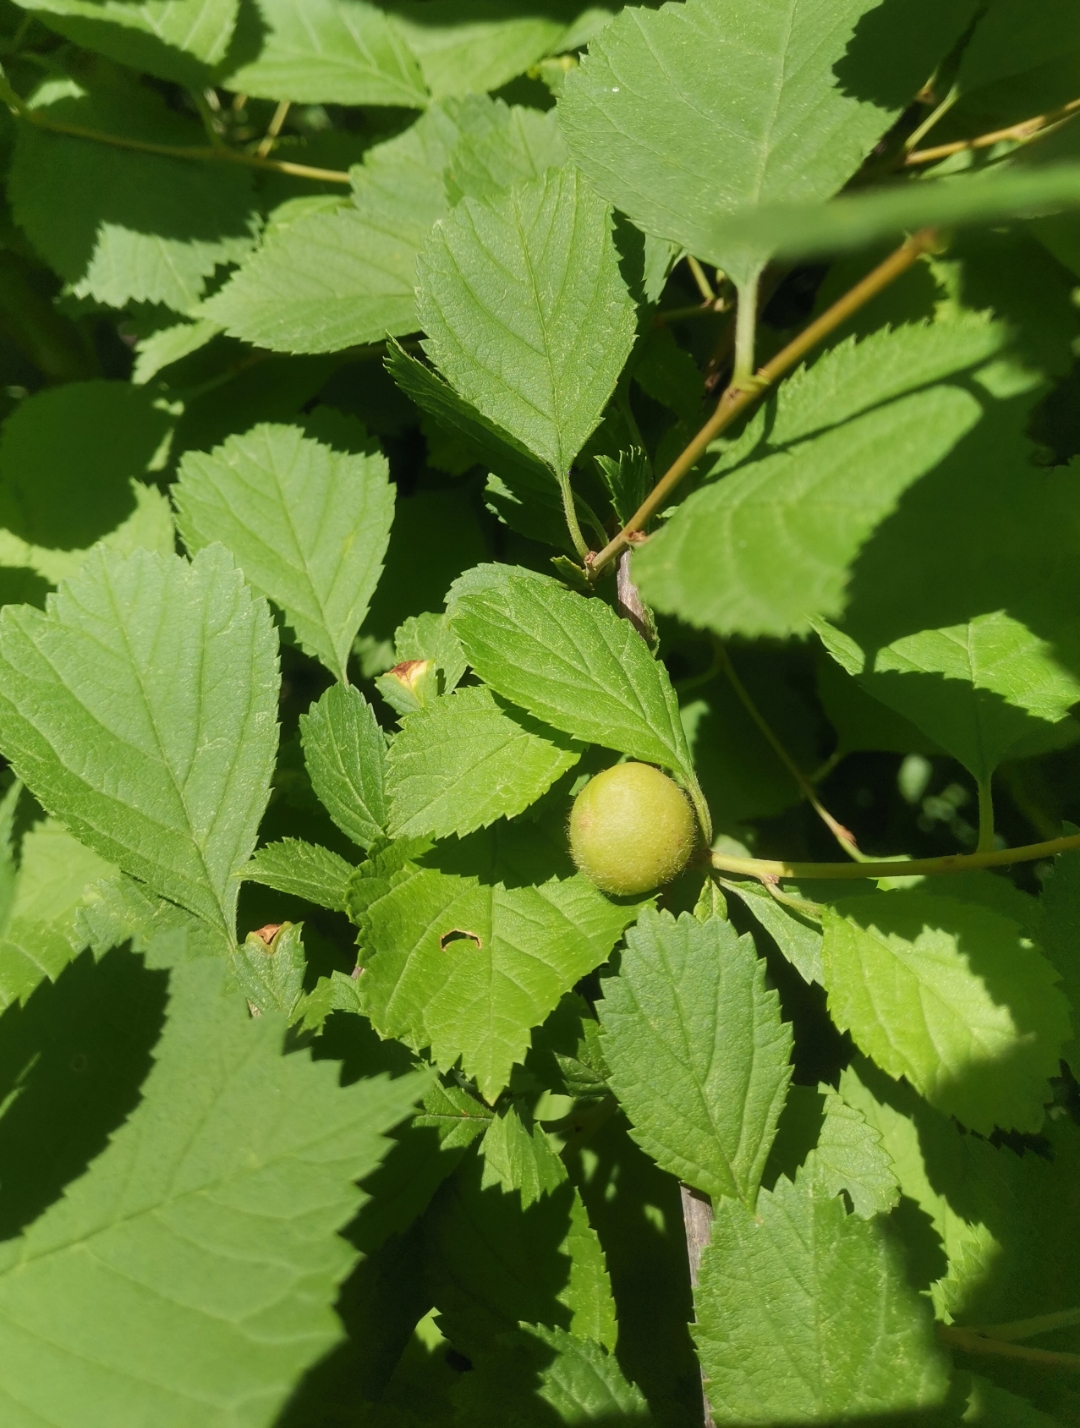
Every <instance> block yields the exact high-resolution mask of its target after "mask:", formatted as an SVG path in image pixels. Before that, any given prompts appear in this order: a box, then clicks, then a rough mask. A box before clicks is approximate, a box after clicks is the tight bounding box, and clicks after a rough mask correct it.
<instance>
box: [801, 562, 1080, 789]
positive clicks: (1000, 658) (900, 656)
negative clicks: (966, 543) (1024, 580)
mask: <svg viewBox="0 0 1080 1428" xmlns="http://www.w3.org/2000/svg"><path fill="white" fill-rule="evenodd" d="M1033 574H1034V572H1033ZM1033 583H1034V582H1033ZM815 628H816V629H817V631H818V633H819V634H820V635H821V638H822V642H823V643H824V645H825V648H826V649H827V650H828V651H829V653H830V654H831V655H832V656H833V658H834V659H835V660H836V661H837V662H838V663H839V664H841V665H842V666H843V667H844V669H846V670H847V672H848V674H852V675H855V676H856V677H858V678H859V680H860V683H861V684H862V685H863V686H864V687H865V688H866V689H867V690H868V691H869V692H870V693H872V694H874V695H876V696H877V697H879V698H881V699H883V700H884V701H885V702H886V703H887V704H890V705H892V706H893V708H895V709H897V710H898V711H899V712H900V713H901V714H905V715H906V716H907V717H908V718H909V719H911V721H912V722H913V723H915V724H916V725H918V727H919V728H920V729H922V730H924V731H925V732H926V733H927V734H929V735H930V737H931V738H932V739H933V740H934V741H935V743H937V744H940V745H941V747H942V748H943V749H945V750H946V751H947V752H948V753H950V754H952V755H953V756H954V757H955V758H957V759H959V761H960V762H961V763H962V764H964V765H965V766H966V767H967V768H968V769H969V770H970V772H971V773H972V774H973V775H974V776H975V778H976V779H978V780H980V781H982V782H985V781H986V780H988V779H989V778H990V775H991V774H992V773H993V772H994V770H995V769H996V768H997V766H998V764H999V763H1001V761H1002V759H1004V758H1006V757H1008V756H1009V755H1010V754H1012V753H1020V752H1030V753H1039V752H1042V750H1043V749H1044V748H1052V747H1053V746H1054V743H1055V742H1057V741H1058V740H1060V742H1062V743H1067V742H1069V741H1070V739H1071V733H1072V721H1071V719H1070V718H1069V714H1070V711H1071V710H1072V708H1073V706H1074V705H1075V704H1076V702H1077V700H1078V699H1080V676H1078V675H1076V674H1074V673H1073V672H1072V671H1071V670H1069V669H1064V668H1062V666H1061V665H1060V664H1059V663H1058V661H1057V660H1056V659H1055V657H1054V655H1055V651H1054V647H1053V645H1052V644H1050V643H1049V642H1048V641H1047V640H1044V639H1040V638H1039V636H1038V635H1037V634H1035V633H1034V632H1033V631H1032V630H1031V629H1029V628H1028V626H1027V625H1026V624H1024V622H1023V621H1022V620H1018V619H1014V618H1012V617H1011V616H1010V615H1008V614H1006V613H1005V612H1004V611H1003V610H1002V611H995V612H994V613H992V614H987V615H977V616H975V617H974V618H973V619H971V620H968V621H967V622H966V623H965V624H961V625H953V626H951V627H949V628H946V629H943V630H922V631H920V632H919V633H918V634H914V635H908V636H906V637H904V638H903V639H899V640H896V641H894V642H893V643H892V644H891V645H887V646H885V647H884V648H883V649H878V650H876V651H874V652H873V653H868V652H864V651H863V650H862V649H860V647H859V646H858V645H857V644H856V643H855V642H854V640H851V639H849V638H847V637H845V635H844V634H843V633H842V632H841V631H840V630H837V629H835V628H834V627H833V626H831V625H829V624H828V623H827V622H826V621H824V620H822V621H818V622H815ZM898 676H899V677H898ZM905 676H914V678H905ZM927 676H929V678H927ZM1036 721H1039V722H1038V723H1037V722H1036ZM1040 723H1041V725H1042V727H1041V728H1040V727H1039V724H1040ZM1033 739H1037V740H1038V742H1039V745H1040V746H1041V747H1033V746H1031V743H1032V740H1033ZM1018 746H1023V747H1022V748H1018Z"/></svg>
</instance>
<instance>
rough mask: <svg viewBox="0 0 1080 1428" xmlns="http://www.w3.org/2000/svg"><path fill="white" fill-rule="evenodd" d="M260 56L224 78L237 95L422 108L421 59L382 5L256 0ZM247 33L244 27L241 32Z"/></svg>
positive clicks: (250, 23)
mask: <svg viewBox="0 0 1080 1428" xmlns="http://www.w3.org/2000/svg"><path fill="white" fill-rule="evenodd" d="M255 6H256V9H257V14H258V20H259V21H260V22H261V23H260V24H256V23H255V22H254V16H252V17H250V18H249V20H248V24H247V27H248V28H250V29H251V30H252V31H253V33H254V32H257V31H259V30H261V31H262V33H261V34H260V35H259V41H261V43H259V48H258V51H257V53H256V54H255V56H254V57H253V58H252V59H250V60H248V61H247V62H246V63H243V64H241V65H240V67H239V69H234V70H232V71H231V72H230V73H229V74H227V75H226V76H225V77H224V79H223V81H222V82H223V83H224V84H225V85H226V86H227V87H228V88H229V89H232V90H235V91H236V92H237V93H239V94H253V95H257V96H259V97H261V98H263V99H291V100H292V101H293V102H294V103H299V104H327V103H335V104H398V105H402V106H404V107H405V108H407V109H422V108H423V107H424V105H425V104H426V103H427V91H426V88H425V85H424V82H423V79H422V78H421V75H420V69H419V66H418V65H417V63H416V59H415V57H414V55H413V54H412V53H411V51H410V49H409V46H408V45H407V44H406V43H405V42H404V41H403V40H402V38H401V36H400V34H399V33H398V31H397V29H396V28H395V26H394V25H392V24H391V23H390V22H389V21H388V20H387V18H386V15H385V14H384V13H383V11H382V9H381V8H380V7H378V6H375V5H368V4H366V3H365V0H255ZM241 33H243V32H241Z"/></svg>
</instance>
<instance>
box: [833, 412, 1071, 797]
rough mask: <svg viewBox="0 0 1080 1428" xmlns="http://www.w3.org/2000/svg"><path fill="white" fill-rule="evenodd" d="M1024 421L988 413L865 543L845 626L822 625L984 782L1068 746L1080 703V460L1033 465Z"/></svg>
mask: <svg viewBox="0 0 1080 1428" xmlns="http://www.w3.org/2000/svg"><path fill="white" fill-rule="evenodd" d="M1017 428H1018V423H1017V421H1016V415H1015V414H1014V413H1010V411H1009V410H1008V409H1006V410H1005V411H1004V412H1003V413H1001V414H996V413H995V412H993V411H991V412H990V413H988V415H987V417H986V418H984V421H983V423H982V424H981V425H980V427H979V428H978V430H977V431H976V432H974V433H973V434H972V436H971V437H969V438H968V439H967V440H966V441H965V442H964V443H963V445H962V446H961V447H960V448H959V449H958V450H957V451H956V453H955V454H954V456H953V457H952V458H950V459H949V460H948V461H946V462H944V463H943V464H942V466H941V467H940V468H939V469H938V470H936V471H934V472H933V473H932V474H931V475H930V476H929V477H927V478H926V479H924V480H923V481H922V482H920V484H919V485H918V486H917V487H916V488H915V489H914V490H912V491H911V492H910V493H909V494H908V495H907V496H906V497H905V499H904V501H903V502H902V503H901V506H900V507H899V508H898V510H897V512H896V513H895V514H894V516H893V517H892V518H891V519H890V520H889V521H888V522H886V523H885V524H884V525H883V526H882V527H881V528H880V529H879V530H878V531H877V532H876V533H875V535H874V537H873V539H872V540H871V541H870V542H869V543H868V544H867V545H866V546H865V547H864V548H863V550H862V552H861V553H860V556H859V560H858V563H857V565H856V567H855V572H854V576H853V579H852V582H851V585H850V587H849V598H848V600H847V602H846V604H847V608H846V610H845V612H844V618H843V622H842V626H841V627H840V629H839V630H834V629H830V628H829V627H828V626H826V625H825V624H824V623H823V622H820V621H815V625H816V627H817V628H818V631H819V633H820V634H821V636H822V638H823V640H824V641H825V643H826V646H827V648H828V649H829V652H830V654H832V656H833V657H834V658H835V659H837V660H838V662H839V663H840V664H842V665H843V666H844V668H845V669H847V671H848V673H849V674H855V675H857V677H858V678H859V682H860V684H862V686H863V687H864V688H865V689H866V691H867V692H868V693H870V694H872V695H873V696H874V697H875V698H876V699H880V700H881V701H882V703H884V704H888V705H889V706H890V707H891V708H893V709H895V710H897V711H898V712H899V713H900V714H903V715H904V716H905V717H906V718H908V719H910V720H911V722H912V723H913V724H915V725H916V726H917V727H918V728H919V729H921V730H922V731H923V732H924V733H925V734H927V735H929V737H930V738H931V739H932V740H933V741H934V743H936V744H937V745H939V746H940V747H941V748H943V749H945V750H946V751H947V752H948V753H950V754H952V755H953V756H954V757H955V758H958V759H959V760H960V761H961V762H962V763H964V764H966V765H967V767H968V768H969V769H971V770H972V772H973V773H974V774H975V776H976V778H978V779H986V778H988V777H989V775H990V773H991V772H992V770H993V769H994V767H995V766H996V765H997V764H998V762H1000V761H1001V760H1002V759H1003V758H1006V757H1013V758H1017V757H1023V756H1025V755H1028V754H1035V753H1041V752H1043V751H1044V750H1046V749H1048V748H1054V747H1056V746H1059V745H1061V744H1063V743H1067V742H1069V740H1070V738H1071V737H1072V732H1073V730H1072V724H1071V721H1070V720H1069V719H1068V715H1069V712H1070V710H1071V708H1072V706H1073V705H1074V704H1075V702H1076V700H1077V699H1078V698H1080V619H1078V617H1077V614H1076V611H1077V608H1078V604H1077V602H1078V600H1080V588H1078V580H1077V573H1076V572H1077V555H1078V553H1080V552H1078V544H1077V539H1076V532H1075V528H1074V526H1073V524H1072V520H1071V514H1070V513H1071V511H1072V509H1073V506H1074V503H1075V499H1076V495H1075V492H1076V486H1077V481H1078V480H1080V467H1069V468H1056V469H1050V470H1044V471H1040V472H1036V471H1034V470H1033V469H1032V467H1031V465H1030V464H1029V456H1030V448H1029V446H1028V443H1027V441H1026V439H1025V438H1024V437H1023V435H1022V433H1021V432H1020V431H1019V430H1018V429H1017ZM961 513H962V514H961ZM958 519H963V520H964V523H965V529H966V531H967V539H966V540H965V541H964V542H963V544H962V546H960V547H958V546H957V543H956V541H955V540H954V539H953V538H952V534H951V532H950V530H949V529H948V528H949V526H950V524H951V523H952V522H954V521H956V520H958ZM946 551H948V552H950V554H949V556H948V557H947V558H946V559H947V565H946V566H943V565H942V564H941V561H942V558H943V557H944V556H945V552H946ZM945 569H947V571H948V574H947V576H945V577H943V578H942V577H941V575H940V572H942V571H943V570H945ZM901 571H903V576H902V577H900V572H901Z"/></svg>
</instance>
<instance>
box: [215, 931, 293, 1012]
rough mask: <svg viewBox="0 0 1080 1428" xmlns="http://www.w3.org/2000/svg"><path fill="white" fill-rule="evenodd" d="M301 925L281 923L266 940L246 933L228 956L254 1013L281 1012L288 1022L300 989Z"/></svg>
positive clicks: (237, 981) (239, 985) (239, 984)
mask: <svg viewBox="0 0 1080 1428" xmlns="http://www.w3.org/2000/svg"><path fill="white" fill-rule="evenodd" d="M303 931H304V924H303V923H302V922H284V923H282V924H281V925H280V927H279V928H278V930H277V932H276V933H274V935H273V937H272V938H271V940H270V941H269V942H266V941H264V939H263V935H262V934H261V933H259V932H249V933H248V935H247V937H245V939H244V940H243V942H241V943H240V945H239V946H238V947H237V949H236V951H235V952H234V953H233V954H232V956H231V957H230V958H229V967H230V969H231V971H232V974H233V977H234V979H235V982H236V985H237V986H238V987H239V988H240V990H241V991H242V992H243V994H244V996H245V997H246V999H247V1001H248V1002H249V1003H250V1005H251V1006H253V1007H254V1008H255V1010H256V1011H257V1012H259V1013H260V1014H262V1015H265V1014H266V1013H267V1012H282V1013H283V1014H284V1015H285V1016H286V1017H287V1018H288V1019H289V1021H290V1022H292V1021H294V1020H295V1019H296V1018H295V1017H294V1016H293V1013H294V1011H296V1009H297V1004H298V1002H299V1001H300V999H301V997H302V996H303V992H304V973H305V972H306V971H307V957H306V955H305V952H304V939H303Z"/></svg>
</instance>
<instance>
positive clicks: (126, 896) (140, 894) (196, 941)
mask: <svg viewBox="0 0 1080 1428" xmlns="http://www.w3.org/2000/svg"><path fill="white" fill-rule="evenodd" d="M74 941H75V942H76V943H77V944H78V945H79V946H80V947H89V948H90V950H91V951H92V952H93V954H94V956H95V957H101V956H102V954H103V953H105V952H108V951H109V949H110V948H112V947H122V946H123V945H124V944H125V943H126V942H130V944H131V950H132V951H133V952H138V953H144V952H149V951H150V949H151V948H152V947H153V948H155V955H156V954H157V952H158V951H160V950H161V949H162V948H168V949H171V950H172V952H174V953H175V954H176V956H177V957H181V954H182V958H183V959H187V960H191V959H194V958H196V957H221V956H227V955H228V954H229V953H230V952H231V951H232V950H233V947H234V945H235V944H234V942H233V939H232V937H231V936H230V937H225V936H224V935H223V934H222V933H221V932H215V930H214V929H213V928H212V927H210V925H209V924H208V923H206V922H203V921H202V919H201V918H198V917H195V916H194V915H193V914H192V913H190V912H185V911H184V909H183V908H182V907H178V906H177V905H176V903H174V902H166V901H165V899H164V898H160V897H154V896H153V895H152V894H151V895H148V894H147V891H146V885H145V884H144V883H137V882H136V881H135V880H134V878H129V877H128V876H127V875H126V874H124V873H120V874H119V875H118V876H117V877H114V878H109V879H108V880H106V881H105V882H97V883H90V884H89V885H88V886H87V887H86V889H85V891H84V893H83V899H82V902H81V904H80V905H79V907H77V908H76V909H75V932H74Z"/></svg>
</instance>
